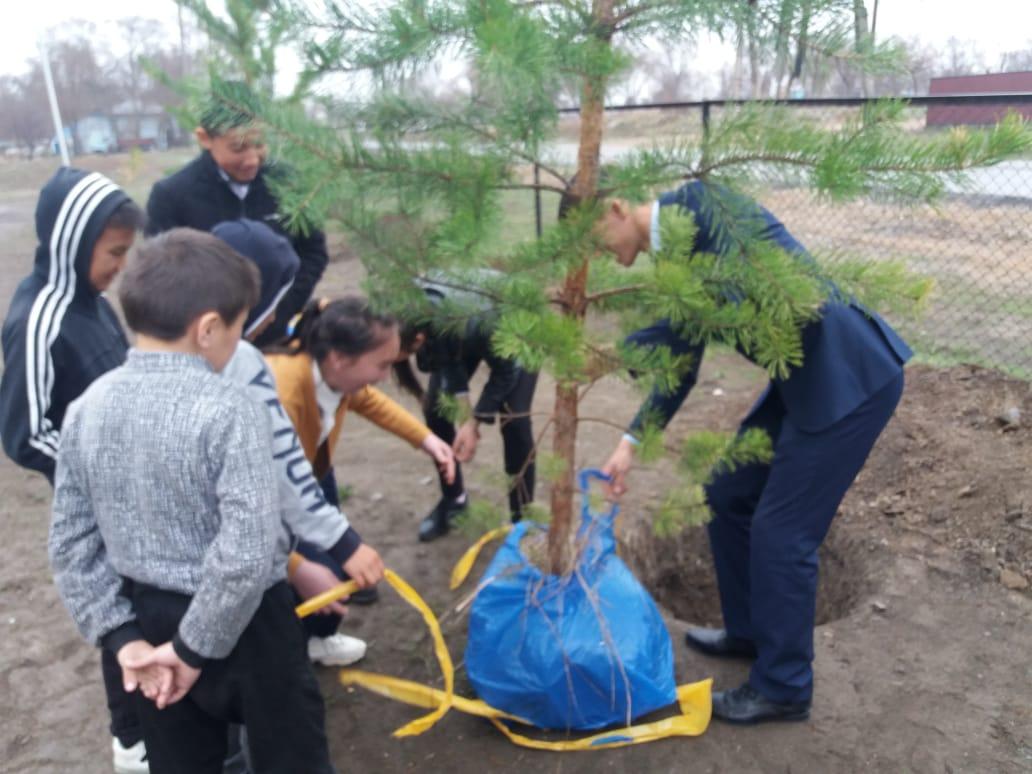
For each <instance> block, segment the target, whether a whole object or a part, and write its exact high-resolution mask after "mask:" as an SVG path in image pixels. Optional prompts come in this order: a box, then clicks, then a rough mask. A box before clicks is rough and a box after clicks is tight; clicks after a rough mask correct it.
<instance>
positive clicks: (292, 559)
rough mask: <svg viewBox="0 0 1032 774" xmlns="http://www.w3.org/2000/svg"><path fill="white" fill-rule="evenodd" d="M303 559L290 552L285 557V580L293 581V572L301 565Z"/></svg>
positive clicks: (294, 552)
mask: <svg viewBox="0 0 1032 774" xmlns="http://www.w3.org/2000/svg"><path fill="white" fill-rule="evenodd" d="M304 560H305V558H304V557H303V556H301V554H299V553H298V552H297V551H291V552H290V555H289V556H288V557H287V580H288V581H291V580H293V579H294V571H295V570H296V569H297V568H298V567H299V566H300V565H301V562H303V561H304Z"/></svg>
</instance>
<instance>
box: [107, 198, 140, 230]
mask: <svg viewBox="0 0 1032 774" xmlns="http://www.w3.org/2000/svg"><path fill="white" fill-rule="evenodd" d="M146 223H147V216H146V215H144V213H143V210H141V209H140V207H139V205H138V204H137V203H136V202H134V201H133V200H132V199H126V200H125V201H124V202H122V203H121V204H119V205H118V206H117V207H115V211H114V212H112V213H111V215H110V217H108V219H107V222H106V223H105V224H104V228H106V229H107V228H127V229H130V230H132V231H143V227H144V226H145V225H146Z"/></svg>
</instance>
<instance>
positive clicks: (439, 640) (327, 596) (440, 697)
mask: <svg viewBox="0 0 1032 774" xmlns="http://www.w3.org/2000/svg"><path fill="white" fill-rule="evenodd" d="M383 577H384V580H386V581H387V582H388V583H389V584H390V585H391V588H393V589H394V590H395V591H397V592H398V595H399V596H400V597H401V598H402V599H404V600H405V601H406V602H408V603H409V604H410V605H412V607H414V608H416V610H418V611H419V613H420V615H422V616H423V620H424V621H425V622H426V625H427V628H428V629H429V630H430V635H431V636H432V637H433V640H434V653H435V654H436V655H437V663H438V664H440V665H441V674H442V675H443V676H444V690H443V691H437V692H436V694H437V695H436V696H435V699H434V702H433V703H432V704H421V705H419V706H424V707H428V708H430V707H432V708H434V711H433V712H431V713H430V714H429V715H424V716H423V717H421V718H416V719H415V720H413V721H412V722H411V723H407V724H406V725H404V726H402V727H401V728H399V729H398V730H397V731H395V732H394V736H417V735H419V734H422V733H423V732H424V731H426V730H427V729H428V728H430V727H431V726H433V724H434V723H436V722H437V721H438V720H440V719H441V718H442V717H443V716H444V714H445V713H446V712H447V711H448V710H449V709H451V706H452V703H453V701H454V699H455V667H454V666H453V665H452V660H451V655H450V654H449V653H448V647H447V646H446V645H445V644H444V637H443V636H442V635H441V627H440V625H438V623H437V617H436V616H435V615H434V613H433V611H432V610H431V609H430V608H429V606H428V605H427V604H426V602H424V601H423V598H422V597H420V596H419V594H417V593H416V590H415V589H413V588H412V587H411V586H410V585H408V584H407V583H406V582H405V581H404V580H402V579H401V577H400V576H398V575H397V574H396V573H394V572H393V571H391V570H384V571H383ZM357 589H358V585H357V584H356V583H355V582H354V581H347V582H346V583H341V584H340V585H339V586H334V587H333V588H332V589H330V590H329V591H326V592H323V593H322V594H319V595H318V596H315V597H312V598H311V599H309V600H307V601H305V602H304V603H303V604H301V605H298V606H297V608H296V610H295V612H296V613H297V615H298V617H299V618H304V617H305V616H306V615H309V614H311V613H314V612H315V611H316V610H318V609H320V608H322V607H325V606H326V605H328V604H329V603H330V602H335V601H337V600H338V599H340V598H341V597H345V596H348V595H349V594H352V593H354V592H355V591H356V590H357ZM371 676H373V677H381V675H371ZM386 679H388V680H390V679H393V678H386ZM374 690H375V689H374ZM381 692H382V691H381ZM403 701H404V700H403ZM409 703H413V702H409Z"/></svg>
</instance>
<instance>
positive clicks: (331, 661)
mask: <svg viewBox="0 0 1032 774" xmlns="http://www.w3.org/2000/svg"><path fill="white" fill-rule="evenodd" d="M365 652H366V644H365V641H364V640H360V639H358V637H349V636H348V635H346V634H332V635H330V636H329V637H310V638H309V639H308V658H309V659H311V660H312V661H315V662H316V663H318V664H325V665H326V666H347V665H348V664H354V663H355V662H356V661H359V660H361V658H362V656H364V655H365Z"/></svg>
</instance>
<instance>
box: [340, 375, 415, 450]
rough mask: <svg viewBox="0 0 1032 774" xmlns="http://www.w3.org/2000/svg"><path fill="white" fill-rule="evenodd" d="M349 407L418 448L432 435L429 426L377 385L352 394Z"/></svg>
mask: <svg viewBox="0 0 1032 774" xmlns="http://www.w3.org/2000/svg"><path fill="white" fill-rule="evenodd" d="M348 408H349V409H351V410H352V411H355V412H357V413H358V414H361V415H362V416H363V417H365V418H366V419H368V420H369V421H370V422H372V423H373V424H375V425H377V426H378V427H381V428H383V429H384V430H386V431H388V432H390V433H394V435H396V436H398V437H399V438H401V439H402V440H405V441H408V442H409V443H410V444H412V446H413V447H414V448H416V449H418V448H419V447H420V446H422V445H423V441H425V440H426V438H427V436H428V435H430V428H429V427H427V426H426V425H424V424H423V423H422V422H420V421H419V420H418V419H416V418H415V417H414V416H412V414H410V413H409V412H408V411H406V410H405V408H404V407H403V406H401V405H400V404H398V403H395V402H394V401H393V400H391V399H390V398H388V397H387V396H386V395H384V394H383V393H382V392H380V391H379V390H378V389H376V388H375V387H366V388H364V389H362V390H360V391H359V392H357V393H355V394H354V395H353V396H351V400H350V402H349V403H348Z"/></svg>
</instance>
